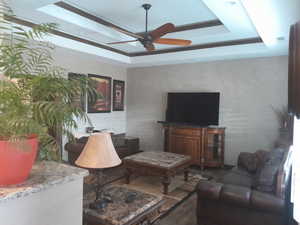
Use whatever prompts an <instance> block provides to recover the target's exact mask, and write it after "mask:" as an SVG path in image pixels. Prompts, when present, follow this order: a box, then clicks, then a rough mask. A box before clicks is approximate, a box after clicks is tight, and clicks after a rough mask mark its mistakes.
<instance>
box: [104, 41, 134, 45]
mask: <svg viewBox="0 0 300 225" xmlns="http://www.w3.org/2000/svg"><path fill="white" fill-rule="evenodd" d="M136 41H138V40H129V41H116V42H109V43H106V44H107V45H116V44H125V43H129V42H136Z"/></svg>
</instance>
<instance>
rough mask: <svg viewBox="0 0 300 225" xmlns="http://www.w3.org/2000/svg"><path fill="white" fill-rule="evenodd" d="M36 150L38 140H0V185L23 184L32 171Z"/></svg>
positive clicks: (32, 138)
mask: <svg viewBox="0 0 300 225" xmlns="http://www.w3.org/2000/svg"><path fill="white" fill-rule="evenodd" d="M37 150H38V138H37V136H36V135H31V136H29V137H27V138H26V139H22V140H17V141H9V140H0V185H1V186H3V185H13V184H19V183H22V182H24V181H25V180H26V179H27V178H28V176H29V174H30V171H31V169H32V166H33V164H34V162H35V158H36V155H37Z"/></svg>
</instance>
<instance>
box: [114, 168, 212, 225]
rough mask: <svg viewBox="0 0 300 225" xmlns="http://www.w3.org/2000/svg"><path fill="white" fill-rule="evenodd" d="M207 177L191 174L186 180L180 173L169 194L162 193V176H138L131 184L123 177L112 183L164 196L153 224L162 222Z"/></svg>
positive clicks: (172, 182) (173, 181)
mask: <svg viewBox="0 0 300 225" xmlns="http://www.w3.org/2000/svg"><path fill="white" fill-rule="evenodd" d="M206 179H207V178H204V177H202V176H201V175H200V174H190V175H189V179H188V181H187V182H185V181H184V176H183V174H179V175H177V176H175V177H174V178H173V179H172V180H171V184H170V186H169V194H168V195H164V194H163V193H162V189H163V186H162V184H161V178H160V177H150V176H145V177H144V176H143V177H142V176H141V177H136V178H135V179H132V181H131V183H130V184H125V180H124V179H122V180H119V181H116V182H114V183H112V185H113V184H118V185H122V186H125V187H127V188H130V189H135V190H138V191H142V192H146V193H149V194H153V195H159V196H162V197H163V199H164V200H165V202H164V204H163V206H162V208H161V210H160V214H159V215H158V216H157V217H156V218H154V219H153V221H152V223H153V224H160V222H159V221H160V220H162V219H163V218H164V217H165V216H166V215H168V214H169V213H170V212H171V211H172V209H174V208H175V207H176V206H178V205H179V204H181V203H182V202H183V201H184V200H186V199H187V198H188V197H189V196H191V195H192V194H193V193H194V192H195V187H196V185H197V183H198V182H199V181H200V180H206Z"/></svg>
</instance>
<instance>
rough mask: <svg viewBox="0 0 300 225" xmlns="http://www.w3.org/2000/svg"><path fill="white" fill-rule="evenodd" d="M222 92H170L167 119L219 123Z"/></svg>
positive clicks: (197, 122) (198, 123)
mask: <svg viewBox="0 0 300 225" xmlns="http://www.w3.org/2000/svg"><path fill="white" fill-rule="evenodd" d="M219 104H220V93H218V92H200V93H180V92H177V93H174V92H173V93H168V105H167V112H166V121H167V122H172V123H185V124H194V125H200V126H210V125H216V126H217V125H219Z"/></svg>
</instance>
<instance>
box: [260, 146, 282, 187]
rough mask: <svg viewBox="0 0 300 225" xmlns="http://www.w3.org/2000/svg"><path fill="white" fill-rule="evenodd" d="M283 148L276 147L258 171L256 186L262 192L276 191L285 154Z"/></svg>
mask: <svg viewBox="0 0 300 225" xmlns="http://www.w3.org/2000/svg"><path fill="white" fill-rule="evenodd" d="M284 151H285V150H284V149H283V148H275V149H273V150H272V151H271V152H270V155H269V160H268V161H267V162H265V164H264V165H263V167H262V168H261V169H260V170H259V171H258V172H257V174H256V176H255V179H254V188H255V189H257V190H259V191H262V192H274V191H275V189H276V176H277V172H278V169H279V167H280V165H281V161H282V158H283V154H284Z"/></svg>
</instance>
